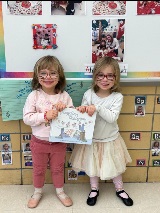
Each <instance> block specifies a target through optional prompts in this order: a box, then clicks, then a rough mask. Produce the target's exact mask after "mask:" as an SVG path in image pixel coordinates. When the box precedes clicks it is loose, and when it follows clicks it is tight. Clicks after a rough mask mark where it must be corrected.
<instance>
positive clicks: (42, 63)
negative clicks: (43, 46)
mask: <svg viewBox="0 0 160 213" xmlns="http://www.w3.org/2000/svg"><path fill="white" fill-rule="evenodd" d="M53 67H54V69H55V70H56V71H57V72H58V74H59V81H58V84H57V85H56V87H55V92H56V93H58V92H60V91H61V92H63V91H64V88H65V86H66V79H65V75H64V69H63V67H62V65H61V63H60V62H59V60H58V59H57V58H56V57H55V56H50V55H48V56H44V57H42V58H40V59H39V60H38V61H37V62H36V64H35V66H34V74H33V79H32V83H31V85H32V89H33V90H37V89H39V88H41V85H40V84H39V80H38V74H39V72H40V70H43V69H48V70H49V69H52V68H53Z"/></svg>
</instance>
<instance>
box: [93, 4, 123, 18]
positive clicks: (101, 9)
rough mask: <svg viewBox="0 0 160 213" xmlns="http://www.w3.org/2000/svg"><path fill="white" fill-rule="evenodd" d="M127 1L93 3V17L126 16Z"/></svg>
mask: <svg viewBox="0 0 160 213" xmlns="http://www.w3.org/2000/svg"><path fill="white" fill-rule="evenodd" d="M125 13H126V1H93V6H92V15H125Z"/></svg>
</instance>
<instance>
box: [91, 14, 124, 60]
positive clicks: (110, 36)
mask: <svg viewBox="0 0 160 213" xmlns="http://www.w3.org/2000/svg"><path fill="white" fill-rule="evenodd" d="M124 31H125V19H114V18H112V19H95V20H92V63H95V62H96V61H97V60H98V59H99V58H102V57H104V56H109V57H112V58H114V59H116V60H117V61H118V62H123V57H124V52H125V50H124V42H125V34H124Z"/></svg>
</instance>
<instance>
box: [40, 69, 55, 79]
mask: <svg viewBox="0 0 160 213" xmlns="http://www.w3.org/2000/svg"><path fill="white" fill-rule="evenodd" d="M47 76H49V77H50V78H58V77H59V74H58V73H57V72H56V71H48V70H41V71H40V72H39V74H38V77H39V78H41V79H42V78H47Z"/></svg>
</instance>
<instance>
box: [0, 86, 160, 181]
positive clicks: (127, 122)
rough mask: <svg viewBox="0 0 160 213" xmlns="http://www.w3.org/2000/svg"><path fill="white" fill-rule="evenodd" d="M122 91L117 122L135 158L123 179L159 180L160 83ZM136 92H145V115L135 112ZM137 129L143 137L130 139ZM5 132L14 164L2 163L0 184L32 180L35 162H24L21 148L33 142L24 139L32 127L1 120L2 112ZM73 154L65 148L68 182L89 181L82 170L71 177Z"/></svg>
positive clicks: (0, 130) (0, 127) (1, 124)
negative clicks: (154, 149)
mask: <svg viewBox="0 0 160 213" xmlns="http://www.w3.org/2000/svg"><path fill="white" fill-rule="evenodd" d="M122 94H123V95H124V103H123V107H122V111H121V114H120V116H119V119H118V124H119V128H120V133H121V135H122V137H123V138H124V140H125V143H126V146H127V148H128V151H129V153H130V155H131V158H132V163H130V164H128V165H127V170H126V172H125V173H124V174H123V180H124V182H142V183H144V182H159V181H160V175H159V173H160V167H158V166H153V160H160V156H152V154H151V141H152V133H153V132H158V131H159V126H160V119H159V113H160V104H157V97H159V96H160V86H122ZM135 96H146V108H145V116H143V117H135V115H134V101H135ZM135 132H140V133H141V140H138V141H137V140H135V141H134V140H130V133H135ZM4 133H5V134H10V142H11V144H12V155H13V156H12V157H13V161H12V165H2V164H1V163H0V184H32V166H25V161H24V153H23V150H22V144H23V143H26V142H30V141H29V140H24V139H23V136H24V135H28V134H31V128H30V127H29V126H27V125H25V124H24V123H23V121H22V120H18V121H2V118H1V115H0V134H4ZM70 155H71V152H66V162H65V165H64V167H65V183H84V182H89V177H88V176H87V175H84V174H83V173H82V174H81V173H80V174H79V175H78V178H77V180H69V178H68V170H69V171H70V170H71V167H68V166H69V165H68V160H69V157H70ZM1 160H2V159H1V156H0V161H1ZM137 160H145V164H144V165H137ZM102 182H105V181H102ZM106 182H108V181H106ZM109 182H110V181H109ZM46 183H52V181H51V175H50V170H49V169H47V173H46Z"/></svg>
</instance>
